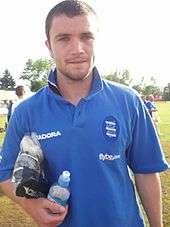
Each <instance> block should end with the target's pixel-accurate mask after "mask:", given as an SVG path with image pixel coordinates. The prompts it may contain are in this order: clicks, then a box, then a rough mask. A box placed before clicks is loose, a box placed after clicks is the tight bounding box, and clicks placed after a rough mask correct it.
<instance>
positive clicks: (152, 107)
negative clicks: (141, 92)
mask: <svg viewBox="0 0 170 227" xmlns="http://www.w3.org/2000/svg"><path fill="white" fill-rule="evenodd" d="M146 107H147V109H148V111H149V113H150V115H151V117H153V113H155V112H157V108H156V104H155V102H154V96H153V95H148V97H147V98H146Z"/></svg>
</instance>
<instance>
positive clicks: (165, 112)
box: [0, 102, 170, 227]
mask: <svg viewBox="0 0 170 227" xmlns="http://www.w3.org/2000/svg"><path fill="white" fill-rule="evenodd" d="M157 107H158V111H159V116H160V119H161V121H160V124H159V130H160V132H161V136H160V139H161V144H162V147H163V149H164V153H165V157H166V159H167V160H168V162H170V102H158V103H157ZM5 119H6V118H5V116H4V117H0V127H4V125H5V123H4V122H5ZM3 138H4V133H0V144H1V143H2V141H3ZM161 182H162V191H163V221H164V227H170V171H166V172H163V173H161ZM111 212H112V211H111ZM113 212H114V211H113ZM23 226H24V227H36V225H35V224H33V222H32V220H31V219H30V218H29V217H28V215H27V214H25V213H24V211H23V210H22V209H21V208H20V207H19V206H18V205H16V204H14V203H13V202H12V201H11V200H9V199H8V198H7V197H6V196H5V195H4V194H3V193H2V192H1V191H0V227H23ZM147 226H148V224H147ZM125 227H126V226H125ZM132 227H135V226H132Z"/></svg>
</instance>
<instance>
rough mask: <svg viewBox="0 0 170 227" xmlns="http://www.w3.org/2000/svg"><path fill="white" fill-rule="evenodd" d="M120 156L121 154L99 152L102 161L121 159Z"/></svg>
mask: <svg viewBox="0 0 170 227" xmlns="http://www.w3.org/2000/svg"><path fill="white" fill-rule="evenodd" d="M119 158H120V155H111V154H107V153H106V154H103V153H100V154H99V159H100V160H102V161H105V160H109V161H113V160H115V159H119Z"/></svg>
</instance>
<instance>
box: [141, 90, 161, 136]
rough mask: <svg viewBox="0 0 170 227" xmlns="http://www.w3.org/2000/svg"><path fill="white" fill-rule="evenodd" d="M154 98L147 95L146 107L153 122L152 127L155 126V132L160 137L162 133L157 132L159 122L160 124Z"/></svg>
mask: <svg viewBox="0 0 170 227" xmlns="http://www.w3.org/2000/svg"><path fill="white" fill-rule="evenodd" d="M154 100H155V98H154V96H153V95H152V94H150V95H148V97H147V98H146V103H145V105H146V107H147V109H148V111H149V113H150V115H151V118H152V120H153V122H154V125H155V128H156V130H157V133H158V135H159V136H160V135H162V133H160V130H159V127H158V125H159V122H160V117H159V114H158V110H157V107H156V103H155V102H154Z"/></svg>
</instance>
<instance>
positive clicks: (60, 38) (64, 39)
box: [57, 36, 70, 42]
mask: <svg viewBox="0 0 170 227" xmlns="http://www.w3.org/2000/svg"><path fill="white" fill-rule="evenodd" d="M69 40H70V38H69V37H68V36H62V37H58V38H57V41H61V42H67V41H69Z"/></svg>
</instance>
